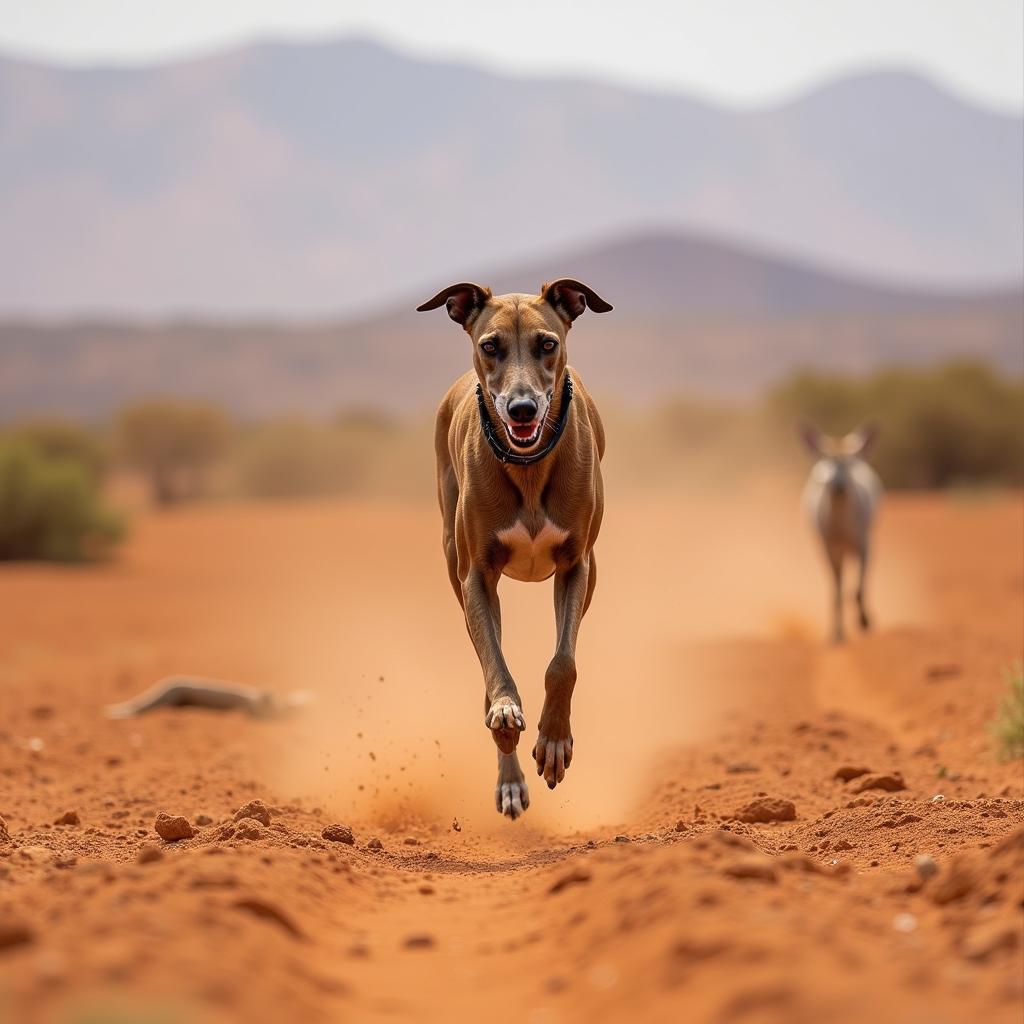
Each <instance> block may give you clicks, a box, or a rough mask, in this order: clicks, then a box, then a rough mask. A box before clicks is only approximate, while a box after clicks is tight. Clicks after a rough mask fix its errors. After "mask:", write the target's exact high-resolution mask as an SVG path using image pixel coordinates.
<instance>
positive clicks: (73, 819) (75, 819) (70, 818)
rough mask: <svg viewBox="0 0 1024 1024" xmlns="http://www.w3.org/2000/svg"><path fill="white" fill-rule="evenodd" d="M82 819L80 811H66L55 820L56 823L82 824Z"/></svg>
mask: <svg viewBox="0 0 1024 1024" xmlns="http://www.w3.org/2000/svg"><path fill="white" fill-rule="evenodd" d="M81 824H82V819H81V818H79V816H78V811H65V812H64V813H63V814H62V815H61V816H60V817H59V818H58V819H57V820H56V821H55V822H54V825H81Z"/></svg>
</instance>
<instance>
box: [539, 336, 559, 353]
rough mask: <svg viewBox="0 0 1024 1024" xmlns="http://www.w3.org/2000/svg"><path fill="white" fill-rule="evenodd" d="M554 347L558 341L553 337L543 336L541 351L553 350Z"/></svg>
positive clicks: (556, 346)
mask: <svg viewBox="0 0 1024 1024" xmlns="http://www.w3.org/2000/svg"><path fill="white" fill-rule="evenodd" d="M556 348H558V342H557V341H555V339H554V338H545V339H544V341H543V342H542V343H541V346H540V349H541V351H542V352H554V351H555V349H556Z"/></svg>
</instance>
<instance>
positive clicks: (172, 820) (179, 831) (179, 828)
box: [153, 811, 196, 843]
mask: <svg viewBox="0 0 1024 1024" xmlns="http://www.w3.org/2000/svg"><path fill="white" fill-rule="evenodd" d="M153 828H154V829H155V830H156V834H157V835H158V836H159V837H160V838H161V839H166V840H167V842H169V843H175V842H177V841H178V840H179V839H191V838H192V837H193V836H194V835H195V834H196V831H195V829H194V828H193V827H192V826H191V825H190V824H189V823H188V818H183V817H182V816H181V815H180V814H176V815H171V814H166V813H165V812H163V811H161V812H160V813H159V814H158V815H157V816H156V821H155V822H154V823H153Z"/></svg>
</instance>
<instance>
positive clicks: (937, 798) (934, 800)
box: [932, 793, 946, 804]
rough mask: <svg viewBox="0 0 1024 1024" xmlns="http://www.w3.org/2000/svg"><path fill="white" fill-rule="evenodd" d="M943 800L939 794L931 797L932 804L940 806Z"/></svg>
mask: <svg viewBox="0 0 1024 1024" xmlns="http://www.w3.org/2000/svg"><path fill="white" fill-rule="evenodd" d="M945 799H946V798H945V797H944V796H943V795H942V794H941V793H936V794H935V796H933V797H932V803H933V804H941V803H943V802H944V801H945Z"/></svg>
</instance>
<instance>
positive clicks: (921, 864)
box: [914, 853, 939, 878]
mask: <svg viewBox="0 0 1024 1024" xmlns="http://www.w3.org/2000/svg"><path fill="white" fill-rule="evenodd" d="M914 868H915V870H916V871H917V873H918V874H919V875H920V876H921V877H922V878H932V877H933V876H934V875H937V874H938V872H939V865H938V864H936V863H935V861H934V859H933V858H932V857H930V856H929V855H928V854H927V853H922V854H921V855H920V856H919V857H917V858H915V860H914Z"/></svg>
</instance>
